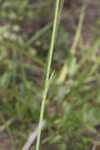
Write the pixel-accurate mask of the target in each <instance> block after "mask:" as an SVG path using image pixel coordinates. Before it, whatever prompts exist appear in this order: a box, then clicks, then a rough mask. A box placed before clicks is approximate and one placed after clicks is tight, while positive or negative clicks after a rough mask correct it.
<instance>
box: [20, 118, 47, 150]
mask: <svg viewBox="0 0 100 150" xmlns="http://www.w3.org/2000/svg"><path fill="white" fill-rule="evenodd" d="M44 125H45V121H42V122H41V123H40V124H39V125H38V127H37V128H36V129H35V131H34V132H32V133H31V134H30V135H29V137H28V140H27V142H26V143H25V145H24V146H23V148H22V150H29V148H30V146H31V145H32V144H33V142H34V141H35V139H36V137H37V135H38V134H39V132H40V131H41V129H42V128H43V127H44Z"/></svg>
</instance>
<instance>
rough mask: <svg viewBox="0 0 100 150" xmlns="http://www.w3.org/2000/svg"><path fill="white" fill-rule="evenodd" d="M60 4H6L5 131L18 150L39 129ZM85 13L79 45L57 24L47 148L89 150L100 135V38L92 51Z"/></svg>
mask: <svg viewBox="0 0 100 150" xmlns="http://www.w3.org/2000/svg"><path fill="white" fill-rule="evenodd" d="M62 2H63V1H62ZM54 4H55V2H54V1H53V0H52V1H51V0H48V1H47V2H44V1H42V0H38V1H35V0H30V1H28V0H22V1H21V0H17V1H14V0H6V1H2V0H1V1H0V6H1V9H0V20H1V21H0V116H1V121H0V132H1V131H4V130H6V131H7V132H8V135H9V137H10V138H11V141H12V142H13V143H14V145H15V149H16V145H18V146H17V149H19V150H20V149H21V148H22V145H23V142H25V141H26V139H27V137H28V135H29V133H30V132H31V131H33V130H34V128H35V126H36V125H37V124H38V120H39V116H40V106H41V99H42V93H43V90H44V75H45V71H44V70H45V69H46V63H47V55H48V49H49V45H50V39H51V33H52V22H53V21H52V20H53V16H54ZM61 4H62V3H61ZM79 9H80V10H82V11H80V19H79V25H78V26H77V29H76V27H74V29H75V31H76V36H75V38H74V42H72V41H71V40H70V38H71V36H72V33H71V32H68V31H67V30H66V28H67V27H66V26H65V25H63V21H61V24H59V21H58V22H57V25H59V28H58V32H57V38H56V41H55V47H54V55H53V62H52V66H51V72H53V74H52V73H51V74H50V77H51V78H50V81H49V83H48V84H49V89H48V94H47V98H46V110H45V114H44V118H45V120H46V126H45V129H44V132H43V135H42V139H41V143H42V144H47V143H49V144H56V145H57V146H58V147H59V150H66V149H73V150H76V149H79V150H83V149H84V150H88V149H89V147H91V145H92V143H93V138H92V136H90V135H89V134H88V133H91V134H92V133H96V135H98V132H97V131H96V129H95V126H96V125H98V124H100V117H99V114H100V109H99V106H100V90H99V89H100V83H99V82H100V77H99V72H100V70H99V67H100V54H99V53H100V52H99V49H100V38H99V37H96V38H95V39H94V40H93V42H92V43H91V45H90V46H89V48H88V50H86V49H87V47H86V45H85V41H84V39H83V36H82V32H81V31H82V26H83V22H84V7H83V8H82V9H81V8H79ZM60 11H61V10H60ZM63 11H65V12H64V14H66V16H67V15H68V14H67V13H66V10H65V9H64V10H63ZM59 15H61V12H60V13H59ZM63 17H64V16H63V15H62V20H63ZM68 24H69V22H68ZM72 26H73V25H72ZM95 28H96V27H95ZM75 31H74V32H75ZM97 31H98V30H95V32H94V34H95V33H96V32H97ZM69 41H70V44H69V43H68V42H69ZM69 45H71V46H69ZM70 47H71V48H70ZM70 49H71V50H70ZM77 53H78V54H79V55H78V54H77ZM15 134H16V137H18V138H16V141H14V135H15ZM42 144H41V145H42Z"/></svg>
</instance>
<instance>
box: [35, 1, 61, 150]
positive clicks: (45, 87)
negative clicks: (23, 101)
mask: <svg viewBox="0 0 100 150" xmlns="http://www.w3.org/2000/svg"><path fill="white" fill-rule="evenodd" d="M59 4H60V0H56V8H55V17H54V23H53V31H52V37H51V44H50V49H49V55H48V64H47V72H46V78H45V86H44V91H43V99H42V104H41V111H40V119H39V124H40V123H41V121H43V117H44V110H45V101H46V97H47V93H48V87H49V84H48V83H49V75H50V68H51V63H52V55H53V50H54V43H55V37H56V27H57V19H58V11H59ZM40 137H41V131H40V133H39V135H38V137H37V142H36V150H39V147H40Z"/></svg>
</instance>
